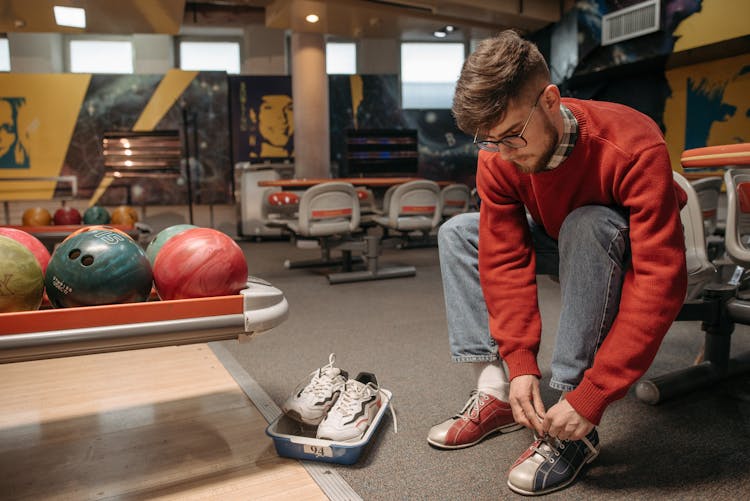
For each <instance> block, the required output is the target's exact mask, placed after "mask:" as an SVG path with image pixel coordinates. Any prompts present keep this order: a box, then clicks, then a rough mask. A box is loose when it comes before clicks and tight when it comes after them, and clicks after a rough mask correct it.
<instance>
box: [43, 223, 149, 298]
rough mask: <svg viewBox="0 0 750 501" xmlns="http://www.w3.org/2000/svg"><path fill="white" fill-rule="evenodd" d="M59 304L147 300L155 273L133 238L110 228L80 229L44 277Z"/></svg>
mask: <svg viewBox="0 0 750 501" xmlns="http://www.w3.org/2000/svg"><path fill="white" fill-rule="evenodd" d="M44 282H45V285H46V287H47V296H48V297H49V300H50V302H51V303H52V305H53V306H54V307H55V308H69V307H75V306H94V305H100V304H117V303H136V302H141V301H146V300H147V299H148V297H149V295H150V293H151V287H152V282H153V274H152V271H151V264H150V263H149V261H148V258H147V257H146V253H145V252H143V250H142V249H141V248H140V247H139V246H138V244H137V243H135V242H134V241H133V240H132V239H130V238H128V237H127V236H124V235H122V234H121V233H118V232H114V231H109V230H93V231H87V232H84V233H80V234H78V235H75V236H73V237H72V238H69V239H68V240H65V241H64V242H62V243H61V244H60V245H59V246H58V247H57V248H56V249H55V251H54V252H53V253H52V257H51V259H50V261H49V264H48V265H47V273H46V275H45V278H44Z"/></svg>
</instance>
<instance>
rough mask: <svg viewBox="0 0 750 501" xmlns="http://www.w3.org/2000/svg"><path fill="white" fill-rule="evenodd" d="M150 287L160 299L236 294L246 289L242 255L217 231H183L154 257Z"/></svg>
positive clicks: (244, 263)
mask: <svg viewBox="0 0 750 501" xmlns="http://www.w3.org/2000/svg"><path fill="white" fill-rule="evenodd" d="M154 285H155V286H156V290H157V292H158V293H159V297H161V298H162V299H187V298H199V297H211V296H229V295H233V294H237V293H238V292H239V291H241V290H242V289H244V288H245V287H246V285H247V262H246V261H245V255H244V253H243V252H242V249H240V246H239V245H237V243H236V242H235V241H234V240H232V239H231V238H230V237H229V236H227V235H225V234H224V233H222V232H220V231H218V230H214V229H211V228H194V229H190V230H185V231H183V232H182V233H180V234H178V235H175V236H173V237H172V238H170V239H169V240H168V241H167V242H166V243H165V244H164V246H162V248H161V250H160V251H159V253H158V255H157V256H156V260H155V261H154Z"/></svg>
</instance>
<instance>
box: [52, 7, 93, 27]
mask: <svg viewBox="0 0 750 501" xmlns="http://www.w3.org/2000/svg"><path fill="white" fill-rule="evenodd" d="M54 11H55V22H56V23H57V24H58V25H59V26H70V27H72V28H85V27H86V11H85V10H83V9H81V8H78V7H60V6H59V5H55V6H54Z"/></svg>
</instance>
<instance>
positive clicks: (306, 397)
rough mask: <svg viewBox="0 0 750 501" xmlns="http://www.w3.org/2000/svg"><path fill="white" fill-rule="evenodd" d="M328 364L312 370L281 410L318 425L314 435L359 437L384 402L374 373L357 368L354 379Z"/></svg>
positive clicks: (340, 438) (352, 439) (345, 438)
mask: <svg viewBox="0 0 750 501" xmlns="http://www.w3.org/2000/svg"><path fill="white" fill-rule="evenodd" d="M335 361H336V355H335V354H333V353H331V354H330V355H329V356H328V364H326V365H324V366H323V367H320V368H319V369H316V370H314V371H313V372H311V373H310V375H309V376H308V378H307V379H305V380H304V381H302V382H301V383H300V384H299V385H297V388H295V390H294V393H293V394H292V395H291V396H290V397H289V398H287V400H286V402H284V404H283V405H282V406H281V409H282V410H283V411H284V413H285V414H286V415H287V416H289V417H290V418H292V419H294V420H295V421H298V422H300V423H302V424H305V425H309V426H317V427H318V428H317V431H316V437H317V438H319V439H322V440H331V441H335V442H356V441H358V440H360V439H361V438H362V437H363V436H364V434H365V432H367V429H368V428H369V426H370V424H371V423H372V422H373V420H374V419H375V416H376V415H377V413H378V411H379V410H380V407H381V406H382V405H383V400H382V397H381V392H380V388H379V386H378V381H377V379H376V378H375V375H374V374H372V373H369V372H360V373H359V374H358V375H357V377H355V378H354V379H351V378H349V374H348V373H347V372H346V371H344V370H342V369H340V368H338V367H334V363H335Z"/></svg>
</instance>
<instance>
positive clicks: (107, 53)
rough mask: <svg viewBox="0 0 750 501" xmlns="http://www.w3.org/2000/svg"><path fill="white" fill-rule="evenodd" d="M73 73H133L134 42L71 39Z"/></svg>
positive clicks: (71, 66)
mask: <svg viewBox="0 0 750 501" xmlns="http://www.w3.org/2000/svg"><path fill="white" fill-rule="evenodd" d="M69 51H70V52H69V55H70V60H69V61H70V71H71V72H72V73H133V43H132V42H130V41H129V40H71V41H70V45H69Z"/></svg>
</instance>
